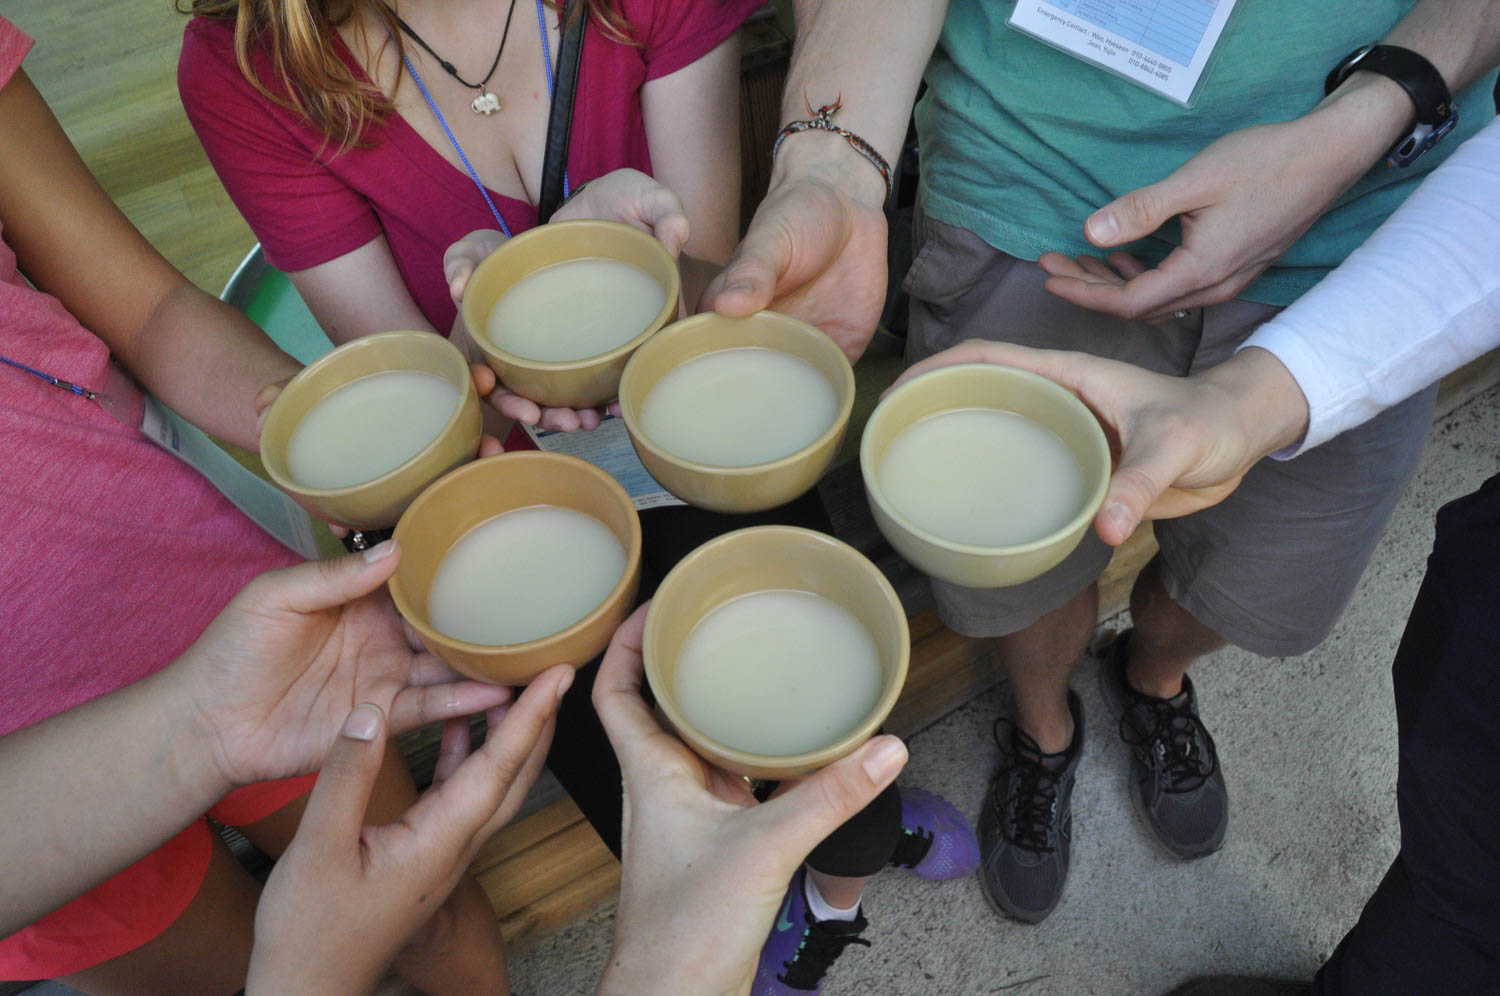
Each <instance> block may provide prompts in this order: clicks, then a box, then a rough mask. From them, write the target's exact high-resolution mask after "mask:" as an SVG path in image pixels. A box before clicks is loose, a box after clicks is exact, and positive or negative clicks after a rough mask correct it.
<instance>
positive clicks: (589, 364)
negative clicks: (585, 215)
mask: <svg viewBox="0 0 1500 996" xmlns="http://www.w3.org/2000/svg"><path fill="white" fill-rule="evenodd" d="M577 259H613V260H619V261H621V262H625V263H630V264H632V265H634V266H637V267H639V268H641V269H642V270H644V271H645V272H646V273H647V274H649V275H650V276H651V277H652V279H654V280H655V281H656V282H657V283H658V284H660V285H661V288H662V291H663V292H664V294H665V300H664V302H663V304H662V306H661V311H660V313H658V314H657V316H656V318H655V319H654V320H653V321H652V322H651V324H650V325H648V326H646V328H645V329H644V330H643V331H642V332H641V333H640V334H639V335H637V336H636V337H635V338H633V339H631V340H630V341H629V342H626V343H625V344H624V345H621V346H617V347H615V348H614V349H611V350H609V351H608V352H604V353H600V354H599V355H597V356H589V357H586V358H584V359H579V360H564V361H552V362H549V361H544V360H533V359H528V358H526V357H524V356H517V355H516V354H515V353H511V352H507V351H506V350H504V349H502V348H500V347H499V346H497V345H496V344H495V343H494V342H492V341H491V340H490V337H489V332H488V329H489V319H490V313H491V312H492V311H494V310H495V305H496V304H497V303H499V301H500V299H501V298H502V297H504V296H505V293H506V292H507V291H508V290H510V289H511V287H513V286H514V285H515V284H516V283H518V282H519V281H520V280H521V279H523V278H524V277H528V276H530V275H531V274H533V273H535V272H536V271H537V270H540V269H542V268H543V267H546V266H552V265H554V264H556V263H565V262H568V261H570V260H577ZM587 292H588V289H587V288H579V293H587ZM680 296H681V281H680V278H679V277H678V273H677V261H676V260H675V259H673V258H672V254H671V253H670V252H668V251H667V248H666V246H664V245H662V244H661V243H660V242H658V241H656V239H654V238H652V237H651V236H649V235H647V234H646V233H645V232H642V231H639V230H638V229H634V228H631V227H630V226H629V225H622V224H620V223H618V222H613V221H593V220H584V221H562V222H555V223H553V224H549V225H538V226H536V227H535V228H533V229H531V230H529V231H526V232H523V233H521V234H520V235H517V236H516V237H515V238H512V239H508V240H507V241H506V242H505V244H503V245H502V246H501V247H500V248H499V249H497V250H495V251H494V252H493V253H491V254H490V255H489V256H488V257H486V258H485V259H484V261H483V262H481V263H480V264H479V265H478V266H477V267H475V268H474V273H473V274H472V275H471V276H470V277H469V282H468V285H467V286H466V287H465V289H464V298H463V316H464V323H465V324H466V325H467V326H468V328H469V333H470V336H471V338H473V340H474V343H475V345H476V346H478V347H479V350H480V352H481V353H483V354H484V360H485V362H486V363H488V364H489V366H490V369H492V370H494V371H495V376H496V377H498V378H500V383H502V384H504V385H505V386H506V387H507V388H509V389H510V390H512V391H514V392H515V393H517V394H519V395H521V396H522V397H524V398H529V399H531V400H532V401H535V402H536V403H537V404H539V405H547V406H550V407H561V408H594V407H597V406H599V405H602V404H604V403H605V402H607V401H611V400H613V399H614V397H615V395H616V394H618V393H619V388H620V375H621V373H623V372H624V370H625V363H626V361H627V360H629V359H630V356H631V354H632V353H634V352H635V351H636V349H637V348H639V347H640V345H641V344H642V343H644V342H645V341H646V340H648V339H650V338H651V337H652V336H653V335H655V334H656V332H657V331H658V330H659V329H660V328H661V327H662V326H664V325H666V324H667V323H668V322H670V321H671V320H672V319H673V318H675V317H676V316H677V305H678V298H679V297H680Z"/></svg>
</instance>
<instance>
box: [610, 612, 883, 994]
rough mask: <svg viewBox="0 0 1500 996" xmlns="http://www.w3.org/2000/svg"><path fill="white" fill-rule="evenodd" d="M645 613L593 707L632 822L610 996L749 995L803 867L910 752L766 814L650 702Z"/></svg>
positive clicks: (623, 636) (877, 741) (788, 797)
mask: <svg viewBox="0 0 1500 996" xmlns="http://www.w3.org/2000/svg"><path fill="white" fill-rule="evenodd" d="M646 613H647V606H642V607H641V608H639V609H637V610H636V612H635V613H634V614H633V615H632V616H631V617H630V618H629V619H627V620H626V621H625V623H624V624H623V625H622V626H621V627H620V629H619V630H618V631H617V632H616V633H615V636H614V639H613V640H612V641H611V642H610V645H609V649H608V650H607V651H605V655H604V662H603V664H602V665H601V666H600V668H599V675H598V677H597V678H596V679H595V682H594V693H593V698H594V708H595V709H596V710H598V713H599V719H600V720H601V722H603V724H604V729H605V732H606V733H607V734H608V735H609V740H610V743H611V744H612V745H613V746H614V749H615V753H616V755H618V757H619V759H620V768H621V771H622V773H623V777H624V782H625V817H624V842H623V848H624V850H623V855H622V866H623V868H624V879H623V881H622V882H621V885H620V908H619V913H618V914H617V916H616V918H615V924H616V926H615V943H614V950H613V952H612V953H611V956H610V960H609V964H608V966H607V968H606V970H605V974H604V978H603V979H602V980H601V982H600V985H599V989H600V991H601V992H607V993H635V992H702V993H708V992H714V993H720V992H722V993H730V992H741V991H743V990H744V989H745V987H746V986H748V984H749V981H750V979H751V978H752V977H753V975H754V974H755V966H756V961H757V959H758V957H759V955H760V949H761V946H762V945H763V944H764V943H765V939H766V935H767V934H768V933H769V932H770V929H771V921H772V919H773V918H774V917H775V915H776V911H777V909H778V907H779V906H780V904H781V900H782V897H783V895H784V894H785V893H786V887H787V883H788V882H789V881H791V878H792V875H793V873H794V872H795V871H796V869H797V866H798V865H800V864H801V863H802V861H803V860H804V859H805V858H806V857H807V854H808V852H809V851H811V850H812V849H813V848H814V847H815V846H817V844H818V843H819V842H820V841H822V840H823V838H825V837H827V836H828V834H829V833H831V832H832V831H833V830H834V829H835V828H837V827H838V826H839V825H840V824H842V823H843V822H844V821H846V820H847V819H849V818H850V817H851V816H853V815H854V814H855V813H856V812H858V811H859V810H860V809H863V808H864V807H865V806H866V805H867V804H868V803H869V802H870V800H872V799H874V798H875V796H876V795H878V794H879V793H880V792H881V790H883V789H884V788H885V787H886V786H887V785H889V784H890V783H891V782H892V781H894V780H895V778H896V775H897V773H899V772H900V770H901V768H902V766H903V765H904V764H905V763H906V748H905V747H904V746H903V745H902V743H901V741H899V740H897V739H896V738H895V737H890V736H879V737H874V738H872V739H871V740H870V741H868V742H867V743H865V744H864V745H863V746H861V747H860V748H859V749H858V750H856V751H855V752H854V753H852V754H850V755H849V756H847V757H845V758H843V759H841V760H839V761H837V762H835V763H834V764H831V765H829V766H828V767H826V768H824V769H822V770H821V771H819V772H817V773H816V774H814V775H812V776H810V777H809V778H807V779H806V780H804V781H802V782H801V783H799V784H798V785H796V786H795V787H793V788H791V789H789V790H788V791H786V792H785V793H783V794H781V795H780V796H778V797H776V798H775V799H772V800H771V801H769V802H765V803H760V804H757V803H756V801H755V799H754V797H753V796H751V794H750V791H749V789H748V787H747V785H746V783H745V781H744V779H742V778H740V777H738V776H736V775H731V774H729V773H727V772H725V771H722V770H720V769H718V768H716V767H714V766H712V765H710V764H709V763H708V762H706V761H704V760H703V759H702V758H700V757H698V756H697V755H696V754H694V753H693V752H692V751H690V750H689V749H688V748H687V747H686V746H684V745H683V743H682V741H680V740H678V739H677V738H676V737H674V736H672V735H671V734H670V733H667V732H666V731H665V730H663V729H662V728H661V726H660V725H659V724H658V723H657V721H656V719H655V718H654V717H653V715H652V713H651V710H650V709H648V708H647V706H646V704H645V702H644V701H642V699H641V696H640V688H641V674H642V662H641V635H642V632H643V630H644V628H645V621H646Z"/></svg>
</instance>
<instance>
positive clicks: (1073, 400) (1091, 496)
mask: <svg viewBox="0 0 1500 996" xmlns="http://www.w3.org/2000/svg"><path fill="white" fill-rule="evenodd" d="M981 370H982V371H986V374H985V375H986V376H996V377H1002V378H1007V379H1009V378H1020V379H1021V380H1022V381H1029V382H1031V383H1032V384H1034V385H1036V386H1038V387H1039V388H1040V389H1041V390H1043V391H1044V392H1046V393H1049V394H1051V395H1053V396H1054V397H1057V398H1058V399H1059V400H1061V401H1062V402H1063V404H1065V405H1067V406H1069V407H1072V408H1074V410H1075V411H1080V410H1081V411H1082V413H1083V414H1085V415H1087V416H1088V424H1089V425H1091V426H1092V427H1093V428H1092V430H1091V431H1089V432H1088V436H1089V438H1090V439H1091V440H1092V441H1093V443H1094V445H1095V449H1096V451H1097V453H1098V454H1099V455H1100V456H1102V466H1103V468H1104V469H1103V473H1102V474H1100V475H1099V477H1098V479H1097V480H1096V481H1094V483H1093V487H1092V488H1091V489H1090V490H1089V491H1087V492H1086V493H1085V498H1084V502H1083V505H1082V507H1081V508H1080V509H1079V510H1078V512H1077V514H1075V515H1074V516H1073V517H1072V518H1070V519H1069V520H1068V521H1067V522H1065V523H1064V524H1063V525H1061V526H1059V527H1058V528H1056V529H1054V530H1053V531H1052V532H1050V533H1047V534H1046V535H1045V536H1042V537H1041V538H1040V539H1035V540H1031V541H1030V542H1027V543H1015V544H1011V545H1009V546H983V545H980V544H977V543H960V542H959V541H957V540H952V539H948V538H946V537H944V536H940V535H938V534H937V533H934V532H932V531H931V530H929V529H924V528H923V527H921V526H919V525H917V524H916V523H915V522H913V521H912V520H911V519H909V518H908V517H907V516H905V515H904V514H902V513H901V512H900V511H898V510H897V509H896V508H895V507H894V506H893V505H892V504H891V501H890V498H889V497H888V496H887V495H886V494H885V491H884V490H883V489H882V488H881V486H880V480H879V477H880V475H879V474H878V473H877V468H875V467H873V466H872V463H873V459H872V451H873V450H874V447H875V440H874V435H873V434H872V433H871V432H870V429H871V428H872V427H873V426H875V425H876V424H877V420H878V419H880V418H881V417H882V416H883V415H884V414H885V413H886V412H888V411H890V408H891V404H892V401H893V399H895V398H897V397H899V396H901V395H902V394H903V393H905V392H908V391H911V390H914V389H915V388H916V385H919V384H921V385H926V384H928V383H929V382H932V381H940V380H943V379H945V378H950V377H956V376H959V375H960V374H961V373H966V372H971V371H981ZM976 408H979V409H988V410H991V411H998V412H1011V409H1008V408H1003V407H1000V406H999V405H954V406H953V407H951V408H940V409H938V410H937V411H934V412H932V413H930V414H928V415H924V416H922V419H928V418H932V417H933V416H934V415H942V414H944V413H946V412H951V411H969V410H972V409H976ZM1011 414H1015V413H1014V412H1011ZM922 419H918V421H922ZM915 424H916V423H915V422H913V423H912V425H915ZM907 428H910V426H908V427H907ZM1043 428H1046V427H1045V426H1044V427H1043ZM903 431H904V430H903ZM1049 431H1050V430H1049ZM897 435H900V433H899V432H898V433H897ZM1054 435H1055V433H1054ZM891 438H892V441H893V442H894V441H895V436H892V437H891ZM859 469H860V476H861V477H862V478H863V479H864V485H865V494H866V495H867V496H868V497H869V499H870V501H871V502H872V503H874V504H876V505H878V506H880V511H881V513H883V514H884V515H886V516H888V517H889V518H890V519H891V520H892V521H894V522H895V524H896V525H898V526H900V527H901V528H902V529H903V530H905V531H906V532H908V533H910V534H911V535H912V536H914V537H916V538H917V539H920V540H922V541H923V542H925V543H928V544H930V545H932V546H936V547H938V548H940V549H943V550H947V551H950V552H952V553H960V554H968V555H971V556H976V557H997V556H1013V555H1019V554H1026V553H1035V552H1036V551H1038V550H1042V549H1045V548H1047V547H1049V546H1052V545H1053V544H1055V543H1057V542H1059V541H1061V540H1063V539H1065V538H1067V537H1068V536H1070V535H1071V534H1072V533H1074V532H1075V531H1076V530H1078V529H1079V527H1081V526H1082V527H1086V526H1087V525H1088V524H1089V523H1090V522H1092V521H1093V519H1094V516H1095V515H1096V514H1098V511H1099V506H1100V505H1101V504H1103V502H1104V495H1105V493H1106V492H1107V491H1108V490H1109V480H1110V475H1111V473H1112V471H1113V469H1114V459H1113V457H1112V456H1111V454H1110V451H1109V440H1108V439H1107V438H1105V435H1104V429H1103V427H1102V426H1100V424H1099V419H1098V417H1097V416H1096V415H1094V413H1093V411H1091V410H1090V409H1089V407H1088V406H1087V405H1085V404H1084V403H1083V401H1082V400H1080V399H1079V397H1078V396H1077V395H1076V394H1074V393H1073V392H1072V391H1070V390H1068V389H1067V388H1065V387H1063V386H1062V385H1061V384H1059V383H1057V382H1056V381H1053V380H1049V379H1048V378H1046V377H1043V376H1041V375H1040V374H1035V373H1032V372H1031V371H1029V370H1022V369H1020V368H1019V367H1012V366H1006V365H1004V364H1001V363H956V364H953V365H952V366H946V367H939V368H938V369H936V370H928V371H927V372H926V373H922V374H919V375H917V376H916V377H913V378H912V379H911V380H909V381H907V382H906V383H905V384H902V385H901V386H900V387H897V388H896V389H895V390H893V391H891V392H890V393H889V394H887V395H886V396H885V397H884V398H881V399H880V403H879V404H877V405H876V406H875V410H874V411H872V412H870V417H869V418H868V419H867V420H866V421H865V430H864V435H863V436H862V437H861V438H860V441H859ZM1079 469H1080V470H1082V469H1083V468H1082V467H1080V468H1079ZM1085 473H1087V471H1085Z"/></svg>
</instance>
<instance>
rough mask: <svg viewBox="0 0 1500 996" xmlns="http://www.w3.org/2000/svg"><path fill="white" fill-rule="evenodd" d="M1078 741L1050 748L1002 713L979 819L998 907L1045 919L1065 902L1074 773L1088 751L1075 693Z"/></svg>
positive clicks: (1028, 919)
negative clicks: (996, 765) (996, 759)
mask: <svg viewBox="0 0 1500 996" xmlns="http://www.w3.org/2000/svg"><path fill="white" fill-rule="evenodd" d="M1068 710H1069V711H1070V712H1071V713H1072V714H1073V742H1072V744H1070V745H1069V746H1068V749H1067V750H1065V751H1063V752H1062V753H1060V754H1043V753H1042V751H1041V748H1039V747H1038V746H1037V744H1036V741H1035V740H1033V739H1031V737H1029V736H1027V735H1026V734H1025V733H1024V732H1022V730H1021V728H1020V727H1018V726H1016V725H1015V724H1014V723H1012V722H1011V721H1010V720H1007V719H997V720H995V744H996V745H997V746H998V747H999V748H1000V769H999V771H998V772H997V773H996V774H995V780H994V781H993V782H991V783H990V790H989V792H988V793H986V795H985V800H984V812H983V813H982V814H981V816H980V821H979V853H980V856H981V861H980V865H979V881H980V884H981V885H982V886H983V887H984V895H985V898H986V899H988V900H989V902H990V905H991V906H992V907H994V909H995V912H997V913H1001V914H1004V915H1005V916H1009V917H1014V918H1015V919H1017V920H1021V921H1024V922H1025V923H1040V922H1042V921H1043V920H1045V919H1046V918H1047V915H1048V914H1049V913H1051V912H1052V911H1053V910H1054V909H1056V908H1057V903H1058V900H1060V899H1062V893H1063V886H1064V885H1066V884H1067V881H1068V856H1069V852H1070V850H1071V846H1072V838H1073V803H1072V799H1073V778H1074V774H1075V773H1076V772H1077V770H1078V759H1079V758H1080V757H1081V756H1082V753H1083V703H1082V702H1081V701H1079V699H1078V696H1077V695H1076V694H1074V693H1073V692H1071V691H1070V692H1068Z"/></svg>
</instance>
